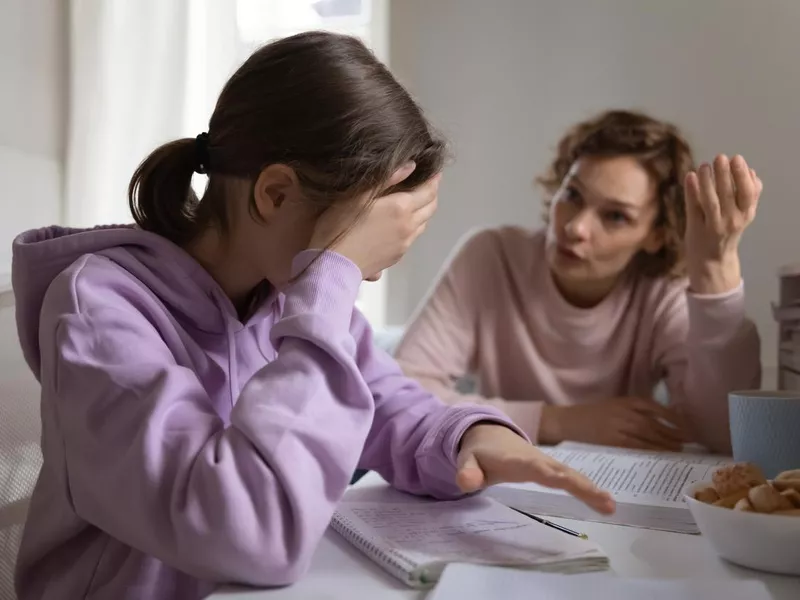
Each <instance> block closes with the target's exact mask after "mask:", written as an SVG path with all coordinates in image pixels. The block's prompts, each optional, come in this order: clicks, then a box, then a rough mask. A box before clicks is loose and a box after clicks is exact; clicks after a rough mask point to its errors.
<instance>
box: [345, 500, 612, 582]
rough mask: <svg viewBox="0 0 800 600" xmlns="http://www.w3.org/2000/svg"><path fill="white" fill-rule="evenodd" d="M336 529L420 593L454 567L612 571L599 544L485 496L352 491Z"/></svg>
mask: <svg viewBox="0 0 800 600" xmlns="http://www.w3.org/2000/svg"><path fill="white" fill-rule="evenodd" d="M331 527H332V528H333V529H334V530H335V531H337V532H338V533H339V534H340V535H341V536H342V537H344V538H345V539H346V540H347V541H348V542H350V543H351V544H352V545H353V546H355V547H356V548H358V549H359V550H360V551H361V552H363V553H364V554H365V555H366V556H368V557H369V558H370V559H371V560H373V561H374V562H375V563H377V564H378V565H380V566H381V567H382V568H383V569H385V570H386V571H387V572H388V573H390V574H392V575H394V576H395V577H397V578H398V579H400V580H401V581H403V582H405V583H406V584H407V585H409V586H411V587H415V588H426V587H431V586H433V585H434V584H435V583H436V581H438V579H439V576H440V575H441V573H442V571H443V570H444V568H445V567H446V566H447V565H448V564H450V563H472V564H483V565H494V566H505V567H515V568H522V569H535V570H539V571H546V572H551V573H565V574H567V573H582V572H590V571H601V570H604V569H607V568H608V566H609V563H608V557H607V556H606V555H605V554H604V553H603V551H602V550H601V549H600V548H599V547H598V546H597V545H596V544H594V543H593V542H591V541H589V540H584V539H581V538H578V537H575V536H571V535H569V534H566V533H562V532H560V531H558V530H556V529H553V528H552V527H548V526H547V525H543V524H541V523H539V522H537V521H534V520H533V519H530V518H529V517H526V516H525V515H523V514H520V513H518V512H517V511H515V510H512V509H510V508H508V507H506V506H503V505H502V504H500V503H499V502H497V501H496V500H493V499H491V498H489V497H488V496H486V495H477V496H471V497H468V498H464V499H460V500H453V501H435V500H429V499H423V498H417V497H414V496H409V495H407V494H403V493H400V492H397V491H395V490H392V489H391V488H389V487H388V486H386V487H383V486H381V487H377V488H364V489H352V490H350V491H349V492H348V493H347V494H346V496H345V498H344V500H343V501H342V503H341V504H340V505H339V508H338V509H337V511H336V513H335V514H334V516H333V519H332V521H331Z"/></svg>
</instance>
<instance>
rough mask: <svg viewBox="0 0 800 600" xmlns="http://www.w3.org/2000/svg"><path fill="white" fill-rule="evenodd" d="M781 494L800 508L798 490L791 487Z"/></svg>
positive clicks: (799, 493)
mask: <svg viewBox="0 0 800 600" xmlns="http://www.w3.org/2000/svg"><path fill="white" fill-rule="evenodd" d="M781 496H783V497H784V498H787V499H788V500H789V502H791V503H792V505H793V506H794V507H795V508H800V492H798V491H797V490H793V489H789V490H783V491H782V492H781Z"/></svg>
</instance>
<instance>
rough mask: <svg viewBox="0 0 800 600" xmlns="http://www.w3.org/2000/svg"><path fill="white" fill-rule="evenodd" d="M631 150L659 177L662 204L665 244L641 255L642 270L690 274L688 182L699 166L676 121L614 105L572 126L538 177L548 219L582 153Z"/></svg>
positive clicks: (613, 153)
mask: <svg viewBox="0 0 800 600" xmlns="http://www.w3.org/2000/svg"><path fill="white" fill-rule="evenodd" d="M584 156H591V157H614V156H632V157H634V158H636V159H637V160H638V161H639V163H640V164H641V165H642V166H643V167H644V168H645V169H646V170H647V171H648V172H649V173H650V176H651V177H652V178H653V180H654V181H655V183H656V197H657V201H658V204H659V211H658V216H657V217H656V221H655V223H654V227H660V228H661V230H662V232H663V236H664V246H663V247H662V248H661V250H660V251H659V252H657V253H656V254H645V253H642V254H641V255H640V256H639V257H637V259H636V264H635V265H634V267H635V268H636V270H637V272H638V273H640V274H642V275H645V276H650V277H663V276H673V277H681V276H683V275H684V274H685V260H684V259H685V256H684V245H683V240H684V234H685V232H686V205H685V204H684V193H683V182H684V179H685V178H686V174H687V173H689V171H691V170H693V169H694V159H693V157H692V150H691V148H690V147H689V143H688V142H687V141H686V139H685V138H684V137H683V135H682V134H681V132H680V131H679V130H678V128H677V127H675V126H674V125H672V124H670V123H667V122H664V121H659V120H657V119H654V118H653V117H650V116H648V115H646V114H644V113H641V112H635V111H627V110H611V111H607V112H603V113H601V114H599V115H597V116H595V117H594V118H592V119H589V120H587V121H583V122H581V123H578V124H577V125H575V126H573V127H572V128H571V129H570V130H569V131H568V132H567V133H566V135H565V136H564V137H563V138H561V141H560V142H559V143H558V149H557V151H556V156H555V159H554V160H553V162H552V163H551V165H550V168H549V169H548V171H547V172H546V173H545V174H544V175H542V176H541V177H538V178H537V180H536V181H537V182H538V183H539V184H540V185H541V186H542V187H543V188H544V190H545V192H546V193H547V196H546V197H545V201H544V219H545V222H547V220H548V219H549V214H550V205H551V203H552V200H553V196H554V194H555V193H556V191H557V190H558V189H559V187H561V183H562V181H563V180H564V177H566V175H567V173H568V172H569V170H570V168H571V167H572V165H573V164H574V163H575V161H576V160H578V159H579V158H581V157H584Z"/></svg>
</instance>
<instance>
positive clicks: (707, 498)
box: [694, 485, 719, 504]
mask: <svg viewBox="0 0 800 600" xmlns="http://www.w3.org/2000/svg"><path fill="white" fill-rule="evenodd" d="M694 499H695V500H699V501H700V502H705V503H706V504H713V503H714V502H716V501H717V500H719V494H718V493H717V490H716V489H715V488H714V486H713V485H707V486H705V487H702V488H700V489H698V490H697V491H695V493H694Z"/></svg>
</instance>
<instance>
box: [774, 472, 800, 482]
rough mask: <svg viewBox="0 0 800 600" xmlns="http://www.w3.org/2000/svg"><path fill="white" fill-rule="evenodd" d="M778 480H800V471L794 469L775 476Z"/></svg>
mask: <svg viewBox="0 0 800 600" xmlns="http://www.w3.org/2000/svg"><path fill="white" fill-rule="evenodd" d="M775 479H777V480H779V481H780V480H783V479H800V469H792V470H791V471H783V472H781V473H778V474H777V475H776V476H775Z"/></svg>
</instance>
